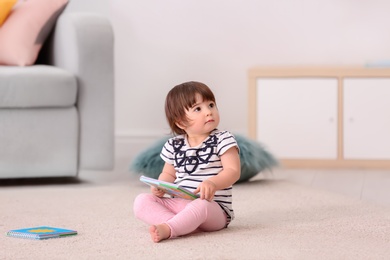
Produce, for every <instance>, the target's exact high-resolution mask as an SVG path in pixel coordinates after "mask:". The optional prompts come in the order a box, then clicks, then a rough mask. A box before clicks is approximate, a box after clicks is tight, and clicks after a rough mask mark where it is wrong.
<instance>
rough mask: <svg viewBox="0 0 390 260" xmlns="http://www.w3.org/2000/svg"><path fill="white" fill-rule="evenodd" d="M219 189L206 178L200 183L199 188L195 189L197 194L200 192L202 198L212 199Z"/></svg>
mask: <svg viewBox="0 0 390 260" xmlns="http://www.w3.org/2000/svg"><path fill="white" fill-rule="evenodd" d="M216 191H217V185H215V183H214V182H212V181H210V180H204V181H203V182H202V183H201V184H199V186H198V188H197V189H196V190H195V191H194V193H195V194H198V193H200V199H202V200H208V201H211V200H212V199H213V198H214V194H215V192H216Z"/></svg>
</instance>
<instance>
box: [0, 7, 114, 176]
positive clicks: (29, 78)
mask: <svg viewBox="0 0 390 260" xmlns="http://www.w3.org/2000/svg"><path fill="white" fill-rule="evenodd" d="M113 40H114V39H113V30H112V27H111V24H110V22H109V20H108V19H107V18H105V17H102V16H100V15H97V14H86V13H66V12H64V13H62V14H61V15H60V16H59V17H58V19H57V22H56V23H55V25H54V29H53V31H52V32H51V33H50V35H49V37H48V38H47V40H46V41H45V43H44V44H43V46H42V49H41V50H40V52H39V57H38V59H37V61H36V63H35V64H33V65H32V66H4V65H0V179H4V178H35V177H68V176H73V177H76V176H78V174H79V172H80V171H81V170H110V169H112V168H113V164H114V65H113V50H114V48H113Z"/></svg>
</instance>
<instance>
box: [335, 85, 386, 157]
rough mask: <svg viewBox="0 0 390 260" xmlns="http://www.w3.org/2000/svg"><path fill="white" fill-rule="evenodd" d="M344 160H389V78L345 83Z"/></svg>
mask: <svg viewBox="0 0 390 260" xmlns="http://www.w3.org/2000/svg"><path fill="white" fill-rule="evenodd" d="M343 84H344V158H346V159H387V160H389V159H390V78H345V79H344V82H343Z"/></svg>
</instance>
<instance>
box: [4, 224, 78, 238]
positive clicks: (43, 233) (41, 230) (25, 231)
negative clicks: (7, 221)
mask: <svg viewBox="0 0 390 260" xmlns="http://www.w3.org/2000/svg"><path fill="white" fill-rule="evenodd" d="M74 235H77V231H75V230H69V229H63V228H56V227H48V226H40V227H32V228H22V229H14V230H10V231H8V232H7V236H9V237H18V238H28V239H38V240H40V239H49V238H58V237H66V236H74Z"/></svg>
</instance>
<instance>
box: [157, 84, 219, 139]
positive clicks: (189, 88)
mask: <svg viewBox="0 0 390 260" xmlns="http://www.w3.org/2000/svg"><path fill="white" fill-rule="evenodd" d="M196 94H199V95H200V96H201V97H202V99H203V100H204V101H213V102H214V103H216V101H215V97H214V94H213V92H212V91H211V89H210V88H209V87H208V86H207V85H205V84H203V83H201V82H196V81H190V82H185V83H182V84H180V85H177V86H175V87H174V88H172V89H171V90H170V91H169V92H168V94H167V97H166V99H165V115H166V117H167V121H168V124H169V127H170V128H171V130H172V132H173V134H185V131H184V130H183V129H181V128H180V127H178V126H177V125H176V123H180V124H187V123H188V122H189V121H188V118H187V117H186V110H188V109H189V108H191V107H192V106H193V105H195V102H196V99H195V98H196Z"/></svg>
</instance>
